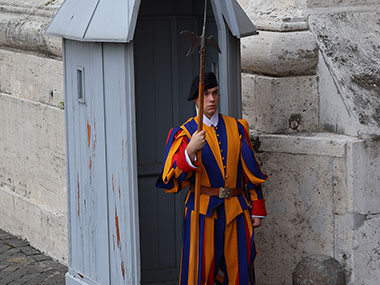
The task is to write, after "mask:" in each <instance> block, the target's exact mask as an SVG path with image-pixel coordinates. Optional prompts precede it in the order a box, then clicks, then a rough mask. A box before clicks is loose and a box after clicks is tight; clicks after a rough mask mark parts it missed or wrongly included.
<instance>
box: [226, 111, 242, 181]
mask: <svg viewBox="0 0 380 285" xmlns="http://www.w3.org/2000/svg"><path fill="white" fill-rule="evenodd" d="M223 120H224V124H225V126H226V135H227V138H228V143H227V164H226V167H227V179H226V182H225V187H231V188H233V187H236V182H237V178H238V177H236V176H237V167H236V166H237V165H238V162H239V157H240V149H241V142H240V136H239V130H238V127H237V123H236V120H235V119H234V118H231V117H226V116H224V115H223ZM236 150H239V151H236ZM239 179H241V178H240V177H239Z"/></svg>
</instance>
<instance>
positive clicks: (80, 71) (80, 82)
mask: <svg viewBox="0 0 380 285" xmlns="http://www.w3.org/2000/svg"><path fill="white" fill-rule="evenodd" d="M77 94H78V103H82V104H84V103H85V101H84V67H83V66H77Z"/></svg>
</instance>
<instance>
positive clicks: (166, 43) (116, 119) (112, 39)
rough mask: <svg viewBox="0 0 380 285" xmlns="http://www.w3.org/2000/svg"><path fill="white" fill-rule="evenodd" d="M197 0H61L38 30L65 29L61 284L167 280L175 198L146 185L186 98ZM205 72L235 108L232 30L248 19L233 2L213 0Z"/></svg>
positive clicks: (187, 108) (177, 218) (175, 264)
mask: <svg viewBox="0 0 380 285" xmlns="http://www.w3.org/2000/svg"><path fill="white" fill-rule="evenodd" d="M203 5H204V2H203V0H199V1H198V0H197V1H194V0H162V1H157V0H143V1H139V0H114V1H106V0H66V1H65V2H64V3H63V4H62V7H61V8H60V10H59V11H58V13H57V14H56V16H55V18H54V19H53V21H52V22H51V23H50V25H49V27H48V28H47V31H46V33H47V34H48V35H51V36H58V37H62V38H63V62H64V69H65V73H64V74H65V78H64V82H65V102H64V107H65V116H66V150H67V152H66V158H67V189H68V224H69V271H68V273H67V275H66V284H139V283H148V282H149V283H153V284H154V283H161V282H169V283H173V284H174V283H176V282H177V280H178V272H179V266H180V262H181V234H182V217H183V196H184V194H185V191H183V193H182V196H181V194H178V195H167V194H165V193H163V192H161V191H158V190H157V189H155V187H154V184H155V180H156V178H157V176H158V175H159V173H160V166H161V163H162V158H163V150H164V146H165V140H166V136H167V133H168V130H169V129H170V128H171V127H173V126H175V125H179V124H181V123H182V122H184V121H185V120H186V119H187V118H188V117H190V116H192V115H194V106H193V104H191V103H188V102H186V97H187V94H188V90H189V88H190V84H191V80H192V78H193V76H194V75H196V74H197V73H198V70H199V68H198V65H199V60H198V54H194V55H192V56H190V57H186V53H187V50H188V49H189V43H188V40H187V39H186V38H185V37H183V36H179V33H180V32H181V31H183V30H188V31H193V32H194V33H195V34H197V35H200V33H201V27H202V17H203ZM207 10H208V11H207V15H208V19H207V26H206V35H209V34H212V35H214V36H215V37H216V38H217V40H218V43H219V47H220V49H221V54H218V53H217V52H216V51H214V50H213V49H209V50H208V54H207V63H206V71H214V72H215V73H216V74H217V76H218V79H219V84H220V86H219V88H220V93H221V98H220V105H221V106H220V109H221V110H220V111H221V112H222V113H224V114H229V115H232V116H235V117H240V116H241V86H240V82H241V75H240V38H241V37H244V36H249V35H254V34H256V28H255V26H254V25H253V24H252V23H251V21H250V20H249V18H248V16H247V15H246V14H245V13H244V11H243V10H242V9H241V7H240V6H239V4H238V3H237V2H236V0H211V2H210V3H209V5H208V9H207Z"/></svg>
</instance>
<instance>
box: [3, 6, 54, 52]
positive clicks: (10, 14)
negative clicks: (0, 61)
mask: <svg viewBox="0 0 380 285" xmlns="http://www.w3.org/2000/svg"><path fill="white" fill-rule="evenodd" d="M53 2H54V4H51V5H48V6H46V5H47V4H48V3H53ZM10 3H13V2H10V1H9V2H0V47H3V48H9V49H16V50H23V51H28V52H34V53H38V54H42V55H44V56H49V57H62V43H61V39H60V38H55V37H48V36H46V35H45V29H46V27H47V26H48V24H49V23H50V21H51V19H52V18H53V16H54V14H55V12H56V10H57V8H58V7H59V5H60V3H58V2H57V3H55V1H54V0H53V1H52V0H51V1H46V3H45V4H41V3H39V5H36V6H33V5H25V4H19V3H17V2H16V3H15V4H10ZM50 6H51V7H50Z"/></svg>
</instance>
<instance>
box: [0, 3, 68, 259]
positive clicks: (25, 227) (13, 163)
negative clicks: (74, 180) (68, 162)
mask: <svg viewBox="0 0 380 285" xmlns="http://www.w3.org/2000/svg"><path fill="white" fill-rule="evenodd" d="M60 3H62V1H54V0H53V1H47V0H46V1H14V0H13V1H1V2H0V120H1V122H2V124H1V125H0V134H1V135H0V157H1V160H0V209H2V210H1V211H0V228H1V229H3V230H6V231H8V232H10V233H12V234H14V235H17V236H20V237H22V238H26V239H28V241H29V242H30V243H31V245H32V246H34V247H36V248H38V249H40V250H42V251H43V252H46V253H47V254H49V255H51V256H52V257H54V258H56V259H58V260H60V261H62V262H64V263H66V262H67V252H68V250H67V225H66V221H67V219H66V214H67V203H66V169H65V143H64V142H65V140H64V133H65V132H64V111H63V110H62V107H63V105H62V103H61V102H63V70H62V61H61V59H60V55H61V47H60V46H61V43H60V41H59V40H57V39H50V38H47V37H45V36H44V34H43V32H44V29H45V28H46V26H47V24H48V23H49V21H50V19H51V17H52V16H53V14H54V12H55V11H56V9H57V7H58V6H59V4H60Z"/></svg>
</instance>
